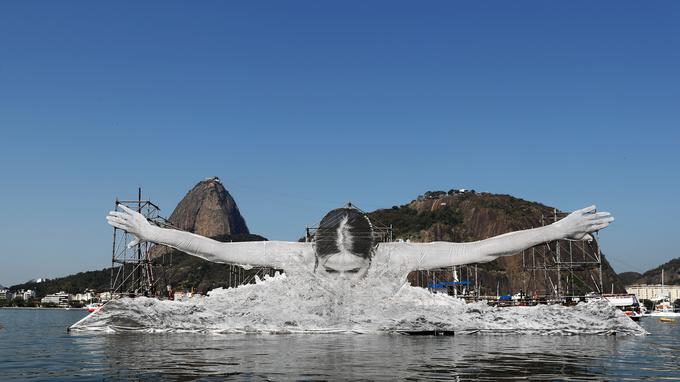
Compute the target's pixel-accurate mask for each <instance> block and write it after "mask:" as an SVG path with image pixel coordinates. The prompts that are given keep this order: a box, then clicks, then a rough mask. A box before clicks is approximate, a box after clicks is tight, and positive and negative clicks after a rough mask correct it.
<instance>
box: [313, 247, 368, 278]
mask: <svg viewBox="0 0 680 382" xmlns="http://www.w3.org/2000/svg"><path fill="white" fill-rule="evenodd" d="M370 265H371V260H370V259H367V258H364V257H361V256H357V255H354V254H352V253H349V252H340V253H337V254H335V255H330V256H327V257H326V258H324V259H323V260H321V261H320V262H319V269H320V271H321V272H322V273H323V274H325V275H326V276H327V277H328V278H332V279H337V280H347V281H358V280H360V279H361V278H363V277H364V276H366V274H367V273H368V268H369V266H370Z"/></svg>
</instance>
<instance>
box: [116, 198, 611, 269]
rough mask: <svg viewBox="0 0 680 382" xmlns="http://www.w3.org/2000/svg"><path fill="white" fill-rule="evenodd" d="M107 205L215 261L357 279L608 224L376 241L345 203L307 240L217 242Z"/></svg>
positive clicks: (480, 256)
mask: <svg viewBox="0 0 680 382" xmlns="http://www.w3.org/2000/svg"><path fill="white" fill-rule="evenodd" d="M120 207H121V208H122V209H123V211H120V212H119V211H111V212H110V213H109V215H108V216H107V217H106V219H107V221H108V222H109V224H111V225H112V226H114V227H116V228H120V229H123V230H125V231H127V232H129V233H131V234H132V235H134V236H135V237H136V239H135V240H133V241H132V242H131V243H130V246H134V245H136V244H138V243H139V242H142V241H150V242H154V243H158V244H164V245H167V246H169V247H173V248H176V249H179V250H181V251H183V252H186V253H188V254H190V255H194V256H198V257H200V258H203V259H205V260H208V261H212V262H216V263H228V264H237V265H246V266H262V267H272V268H279V269H283V270H284V271H286V272H290V273H295V272H297V271H298V270H299V268H303V269H305V268H307V270H310V271H312V272H314V273H317V274H319V275H322V276H324V277H325V278H327V279H336V280H347V281H357V280H359V279H361V278H363V277H365V276H366V275H367V273H368V272H369V271H370V270H371V268H384V267H385V266H386V267H388V268H394V269H402V270H405V271H406V273H408V272H410V271H415V270H426V269H435V268H443V267H450V266H454V265H463V264H471V263H483V262H488V261H491V260H494V259H496V258H498V257H500V256H509V255H514V254H516V253H518V252H520V251H522V250H524V249H526V248H529V247H531V246H534V245H536V244H540V243H544V242H549V241H553V240H559V239H573V240H582V239H584V238H588V237H590V234H591V233H593V232H595V231H599V230H601V229H603V228H605V227H607V226H608V225H609V224H611V222H613V221H614V218H613V217H612V216H611V214H610V213H609V212H596V209H595V206H590V207H586V208H584V209H582V210H578V211H575V212H573V213H571V214H569V215H568V216H567V217H566V218H564V219H562V220H560V221H557V222H555V223H553V224H551V225H549V226H545V227H540V228H533V229H528V230H523V231H517V232H510V233H506V234H504V235H500V236H496V237H492V238H489V239H486V240H481V241H476V242H471V243H450V242H432V243H404V242H393V243H375V242H374V235H373V231H372V226H371V222H370V220H369V219H368V217H367V216H366V215H365V214H363V213H361V212H360V211H359V210H357V209H355V208H353V207H351V206H347V207H344V208H338V209H334V210H332V211H330V212H329V213H327V214H326V215H325V216H324V217H323V219H321V223H320V224H319V228H318V230H317V232H316V234H315V238H314V240H313V241H312V242H311V243H302V242H287V241H261V242H239V243H223V242H218V241H215V240H212V239H209V238H206V237H203V236H199V235H195V234H192V233H189V232H183V231H178V230H174V229H166V228H160V227H157V226H154V225H151V224H150V223H149V222H148V221H147V220H146V218H145V217H144V216H143V215H141V214H140V213H138V212H135V211H133V210H131V209H129V208H127V207H125V206H123V205H120Z"/></svg>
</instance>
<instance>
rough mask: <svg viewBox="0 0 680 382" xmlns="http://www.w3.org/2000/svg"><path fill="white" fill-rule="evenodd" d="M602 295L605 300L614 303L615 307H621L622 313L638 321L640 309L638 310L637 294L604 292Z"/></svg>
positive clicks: (640, 313)
mask: <svg viewBox="0 0 680 382" xmlns="http://www.w3.org/2000/svg"><path fill="white" fill-rule="evenodd" d="M602 297H604V299H605V300H607V302H609V303H610V304H612V305H614V306H615V307H617V308H619V309H621V310H622V311H623V313H624V314H625V315H626V316H628V317H630V318H631V319H632V320H633V321H639V320H640V318H641V317H642V311H641V310H640V302H639V301H638V299H637V296H636V295H634V294H632V293H629V294H605V295H603V296H602Z"/></svg>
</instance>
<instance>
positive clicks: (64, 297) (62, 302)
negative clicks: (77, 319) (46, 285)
mask: <svg viewBox="0 0 680 382" xmlns="http://www.w3.org/2000/svg"><path fill="white" fill-rule="evenodd" d="M70 300H71V295H69V294H68V293H66V292H59V293H54V294H48V295H47V296H45V297H43V298H42V299H41V300H40V304H41V305H45V304H56V305H57V306H59V307H61V308H68V306H69V301H70Z"/></svg>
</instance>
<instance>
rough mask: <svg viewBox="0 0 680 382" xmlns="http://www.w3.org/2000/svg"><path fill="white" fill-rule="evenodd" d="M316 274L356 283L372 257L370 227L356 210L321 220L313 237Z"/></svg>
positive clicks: (337, 212) (348, 209)
mask: <svg viewBox="0 0 680 382" xmlns="http://www.w3.org/2000/svg"><path fill="white" fill-rule="evenodd" d="M314 243H315V244H314V245H315V246H314V250H315V252H316V262H317V266H316V268H317V270H318V271H319V272H320V273H324V274H326V275H328V276H329V277H337V278H341V279H348V280H358V279H360V278H362V277H364V276H365V275H366V273H367V272H368V268H369V266H370V265H371V257H373V251H374V240H373V227H372V225H371V222H370V220H368V217H367V216H366V215H365V214H363V213H361V212H360V211H359V210H357V209H356V208H352V207H344V208H337V209H335V210H332V211H331V212H329V213H327V214H326V216H324V217H323V219H321V223H319V228H318V229H317V231H316V234H315V236H314Z"/></svg>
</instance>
